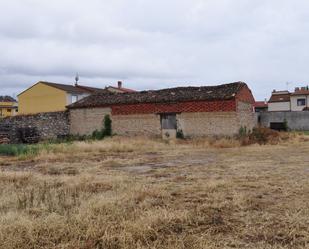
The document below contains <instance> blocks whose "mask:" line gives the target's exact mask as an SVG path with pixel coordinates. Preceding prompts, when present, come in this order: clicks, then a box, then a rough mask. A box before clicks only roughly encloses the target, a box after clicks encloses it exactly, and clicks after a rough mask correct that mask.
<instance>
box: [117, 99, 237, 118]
mask: <svg viewBox="0 0 309 249" xmlns="http://www.w3.org/2000/svg"><path fill="white" fill-rule="evenodd" d="M230 111H236V101H235V100H225V101H191V102H180V103H174V104H159V103H143V104H131V105H115V106H112V115H113V116H114V115H132V114H153V113H169V112H179V113H180V112H230Z"/></svg>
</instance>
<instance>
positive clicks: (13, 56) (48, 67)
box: [0, 0, 309, 99]
mask: <svg viewBox="0 0 309 249" xmlns="http://www.w3.org/2000/svg"><path fill="white" fill-rule="evenodd" d="M308 31H309V1H308V0H87V1H85V0H84V1H82V0H53V1H50V0H48V1H47V0H10V1H8V0H0V86H1V88H0V95H3V94H10V95H13V94H18V93H19V92H21V91H22V90H23V89H24V88H26V87H29V86H30V85H32V84H34V83H35V82H37V81H39V80H45V81H52V82H59V83H73V81H74V76H75V73H76V72H79V74H80V78H81V79H80V80H81V83H84V84H89V85H93V86H97V87H100V86H101V87H104V86H105V85H110V84H115V83H116V82H117V80H122V81H123V82H124V85H125V86H126V87H130V88H134V89H139V90H142V89H157V88H165V87H172V86H178V85H214V84H220V83H227V82H234V81H245V82H247V83H248V84H249V86H250V87H251V89H252V90H253V93H254V95H255V97H256V99H264V98H266V97H269V95H270V92H271V90H272V89H275V88H277V89H285V88H287V84H286V83H287V82H290V85H289V87H290V89H291V90H292V88H293V87H294V86H298V85H299V86H300V85H307V84H308V83H309V51H308V46H309V32H308Z"/></svg>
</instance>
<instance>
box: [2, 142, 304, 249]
mask: <svg viewBox="0 0 309 249" xmlns="http://www.w3.org/2000/svg"><path fill="white" fill-rule="evenodd" d="M223 147H224V146H223ZM227 147H228V146H227ZM0 200H1V202H0V248H6V249H7V248H84V249H86V248H89V249H90V248H102V249H103V248H104V249H105V248H113V249H114V248H192V249H193V248H194V249H195V248H197V249H199V248H200V249H202V248H203V249H204V248H206V249H207V248H278V249H279V248H293V249H294V248H296V249H298V248H303V249H305V248H309V139H302V140H301V141H291V142H285V143H282V144H280V145H264V146H260V145H251V146H247V147H239V146H236V147H232V148H215V147H212V146H210V145H209V144H207V143H206V142H204V141H202V140H200V141H185V142H171V143H167V142H163V141H159V140H158V141H156V140H151V141H149V140H147V139H143V138H140V139H135V140H134V139H133V138H132V139H123V138H113V139H108V140H104V141H102V142H96V143H93V144H87V143H77V144H73V145H67V146H63V147H61V148H60V147H59V148H57V149H55V150H54V151H53V152H48V153H47V152H46V153H41V154H40V155H39V156H36V157H34V158H27V159H24V160H21V159H19V158H13V157H0Z"/></svg>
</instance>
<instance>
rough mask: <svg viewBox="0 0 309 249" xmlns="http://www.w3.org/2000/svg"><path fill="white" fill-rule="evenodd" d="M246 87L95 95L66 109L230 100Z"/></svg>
mask: <svg viewBox="0 0 309 249" xmlns="http://www.w3.org/2000/svg"><path fill="white" fill-rule="evenodd" d="M245 86H246V83H244V82H235V83H230V84H223V85H219V86H201V87H176V88H169V89H162V90H151V91H141V92H130V93H95V94H92V95H90V96H88V97H86V98H84V99H82V100H80V101H78V102H76V103H74V104H72V105H70V106H68V108H86V107H100V106H109V105H117V104H137V103H175V102H185V101H202V100H209V101H213V100H230V99H234V98H235V97H236V94H237V93H238V92H239V91H240V90H241V89H242V88H243V87H245Z"/></svg>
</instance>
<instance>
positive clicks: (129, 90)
mask: <svg viewBox="0 0 309 249" xmlns="http://www.w3.org/2000/svg"><path fill="white" fill-rule="evenodd" d="M106 88H107V89H108V88H113V89H115V90H119V91H122V92H127V93H133V92H137V91H135V90H133V89H129V88H124V87H115V86H108V87H106Z"/></svg>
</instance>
